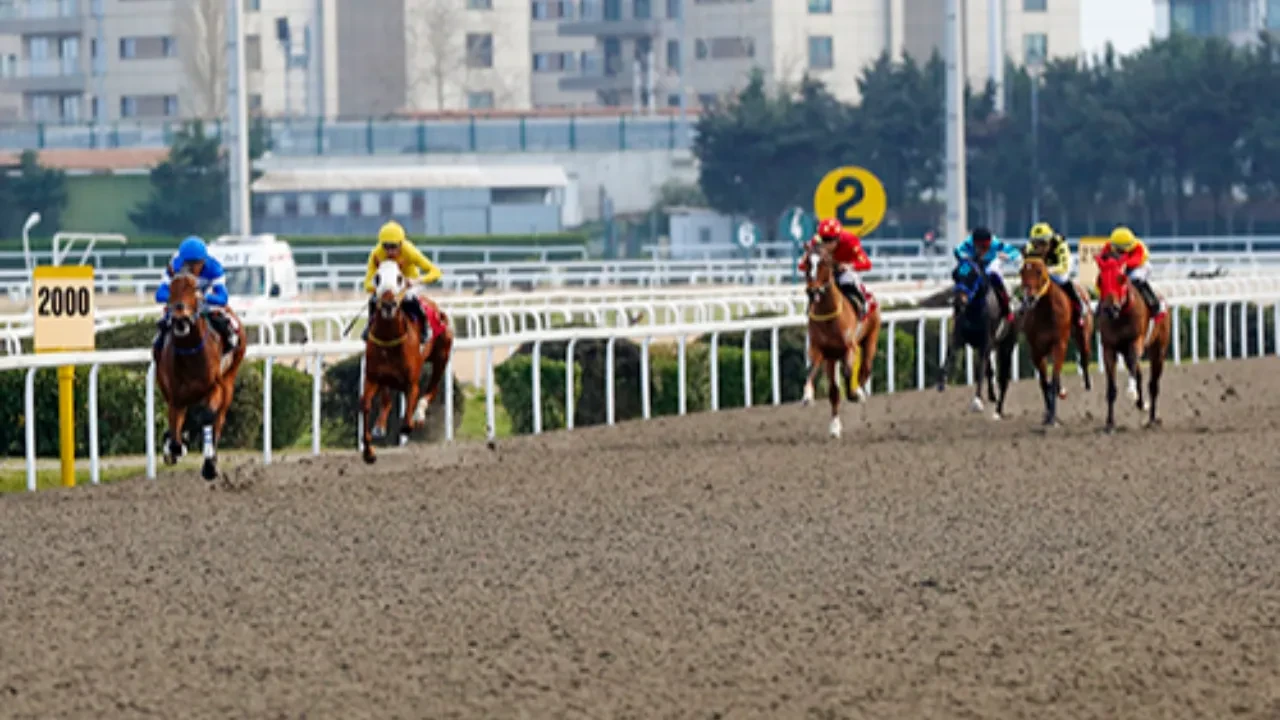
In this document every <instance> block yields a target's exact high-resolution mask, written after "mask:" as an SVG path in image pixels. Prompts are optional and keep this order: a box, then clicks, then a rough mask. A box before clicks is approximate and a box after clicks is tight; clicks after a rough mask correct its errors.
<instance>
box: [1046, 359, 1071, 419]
mask: <svg viewBox="0 0 1280 720" xmlns="http://www.w3.org/2000/svg"><path fill="white" fill-rule="evenodd" d="M1066 361H1067V339H1066V338H1063V339H1062V340H1060V341H1059V342H1058V344H1057V346H1055V347H1054V348H1053V395H1052V397H1051V402H1050V404H1049V408H1050V409H1049V413H1050V417H1051V420H1052V423H1051V424H1055V425H1056V424H1057V422H1058V398H1060V397H1064V395H1065V393H1064V392H1063V390H1062V365H1063V363H1065V362H1066Z"/></svg>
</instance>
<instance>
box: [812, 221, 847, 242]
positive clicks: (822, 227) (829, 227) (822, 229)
mask: <svg viewBox="0 0 1280 720" xmlns="http://www.w3.org/2000/svg"><path fill="white" fill-rule="evenodd" d="M842 230H844V228H842V227H840V221H839V220H837V219H835V218H827V219H826V220H823V221H822V223H821V224H819V225H818V237H820V238H822V239H824V240H832V239H834V238H838V237H840V232H841V231H842Z"/></svg>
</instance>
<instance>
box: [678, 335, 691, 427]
mask: <svg viewBox="0 0 1280 720" xmlns="http://www.w3.org/2000/svg"><path fill="white" fill-rule="evenodd" d="M685 342H686V340H685V337H684V336H683V335H681V336H680V340H679V344H678V346H677V347H678V351H677V352H678V353H679V355H680V357H679V362H678V365H677V372H678V373H679V378H678V379H677V381H676V382H677V383H678V384H679V385H680V393H679V395H680V409H679V414H681V415H684V414H685V413H686V412H688V410H689V390H688V388H687V387H685V386H686V385H687V384H688V382H687V379H688V376H689V375H688V372H687V368H686V367H685V365H686V362H687V360H688V354H687V353H686V351H685Z"/></svg>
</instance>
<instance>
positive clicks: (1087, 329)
mask: <svg viewBox="0 0 1280 720" xmlns="http://www.w3.org/2000/svg"><path fill="white" fill-rule="evenodd" d="M1081 312H1083V310H1082V311H1081ZM1092 330H1093V328H1092V323H1090V322H1089V321H1088V319H1085V321H1084V325H1082V326H1081V325H1077V326H1076V327H1075V329H1074V330H1073V332H1074V333H1075V336H1076V351H1077V352H1078V353H1080V371H1081V372H1082V373H1084V390H1085V392H1090V391H1092V390H1093V378H1092V377H1090V376H1089V355H1090V352H1091V350H1092V348H1090V347H1089V345H1090V338H1089V336H1090V335H1091V334H1092Z"/></svg>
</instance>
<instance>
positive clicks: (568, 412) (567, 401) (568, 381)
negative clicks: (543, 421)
mask: <svg viewBox="0 0 1280 720" xmlns="http://www.w3.org/2000/svg"><path fill="white" fill-rule="evenodd" d="M577 343H578V339H577V338H573V339H571V340H569V344H568V345H566V346H565V348H564V426H565V429H567V430H572V429H573V411H574V407H573V404H574V403H573V346H574V345H576V344H577Z"/></svg>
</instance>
